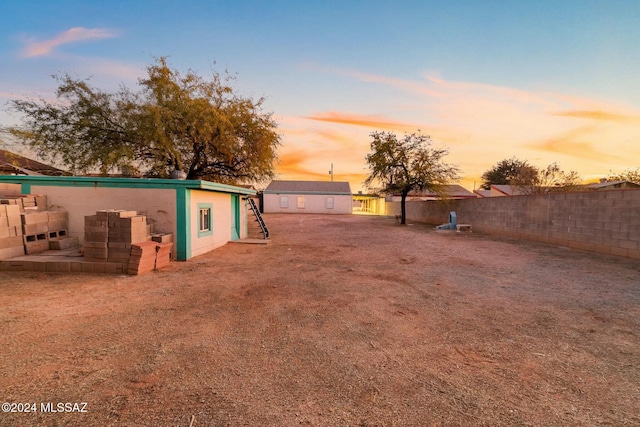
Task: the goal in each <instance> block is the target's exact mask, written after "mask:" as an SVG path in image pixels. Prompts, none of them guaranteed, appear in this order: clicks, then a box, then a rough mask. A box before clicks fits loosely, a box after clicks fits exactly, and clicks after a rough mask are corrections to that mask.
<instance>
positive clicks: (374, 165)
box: [365, 132, 459, 224]
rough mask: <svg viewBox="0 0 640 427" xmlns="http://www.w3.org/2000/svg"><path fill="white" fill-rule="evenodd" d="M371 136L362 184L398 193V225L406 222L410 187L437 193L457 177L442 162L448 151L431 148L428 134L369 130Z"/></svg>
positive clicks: (453, 168) (449, 166)
mask: <svg viewBox="0 0 640 427" xmlns="http://www.w3.org/2000/svg"><path fill="white" fill-rule="evenodd" d="M371 137H372V141H371V153H369V154H368V155H367V156H366V160H367V163H368V165H369V175H368V176H367V179H366V180H365V185H367V186H368V187H369V188H374V187H375V186H376V184H381V185H382V188H381V191H382V192H385V193H400V195H401V203H400V206H401V213H402V215H401V217H402V218H401V221H400V223H401V224H406V216H407V215H406V205H405V202H406V198H407V195H408V194H409V192H410V191H411V190H419V189H424V190H427V189H428V190H431V191H434V192H441V191H442V186H443V185H445V184H447V183H449V182H451V181H456V180H458V179H459V177H458V168H457V167H455V166H452V165H449V164H447V163H444V162H443V161H442V158H443V157H444V156H445V155H447V154H448V150H446V149H435V148H432V147H431V138H430V137H429V136H426V135H422V134H419V133H413V134H407V135H405V136H404V137H403V138H401V139H398V137H397V136H396V135H395V134H394V133H392V132H373V133H372V134H371Z"/></svg>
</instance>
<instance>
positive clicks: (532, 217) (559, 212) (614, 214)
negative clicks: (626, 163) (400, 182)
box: [387, 189, 640, 259]
mask: <svg viewBox="0 0 640 427" xmlns="http://www.w3.org/2000/svg"><path fill="white" fill-rule="evenodd" d="M406 208H407V218H408V219H410V220H412V221H418V222H425V223H428V224H435V225H438V224H444V223H447V222H449V212H450V211H455V212H456V217H457V222H458V224H471V225H472V227H473V231H477V232H480V233H486V234H493V235H500V236H505V237H512V238H517V239H525V240H533V241H537V242H543V243H550V244H553V245H559V246H567V247H571V248H576V249H582V250H588V251H594V252H600V253H605V254H611V255H618V256H624V257H629V258H635V259H640V190H638V189H629V190H610V191H603V190H600V191H586V192H571V193H551V194H540V195H529V196H511V197H486V198H478V199H465V200H451V201H447V202H438V201H423V202H418V201H409V202H407V206H406ZM387 214H388V215H399V214H400V202H387Z"/></svg>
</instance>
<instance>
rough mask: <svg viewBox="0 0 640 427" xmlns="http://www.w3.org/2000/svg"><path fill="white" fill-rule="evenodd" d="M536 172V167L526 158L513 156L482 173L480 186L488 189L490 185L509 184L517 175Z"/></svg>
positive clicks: (527, 174)
mask: <svg viewBox="0 0 640 427" xmlns="http://www.w3.org/2000/svg"><path fill="white" fill-rule="evenodd" d="M537 173H538V170H537V168H536V167H534V166H531V165H530V164H529V163H528V162H527V161H526V160H518V159H516V158H515V157H512V158H510V159H504V160H501V161H499V162H498V163H497V164H496V165H495V166H493V167H492V168H491V169H489V170H487V171H486V172H484V173H483V174H482V183H481V184H480V188H483V189H485V190H489V189H490V188H491V186H492V185H510V184H511V183H512V181H513V180H514V179H517V178H518V177H523V176H533V175H536V174H537Z"/></svg>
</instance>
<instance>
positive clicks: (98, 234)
mask: <svg viewBox="0 0 640 427" xmlns="http://www.w3.org/2000/svg"><path fill="white" fill-rule="evenodd" d="M151 231H152V226H151V225H150V224H148V223H147V217H146V216H145V215H138V213H137V212H136V211H125V210H114V209H111V210H101V211H97V212H96V214H95V215H91V216H86V217H85V230H84V259H85V261H92V262H108V263H115V264H117V265H119V268H117V269H116V270H117V272H122V273H129V274H140V273H144V272H147V271H151V270H153V269H155V268H156V256H157V249H156V248H157V245H158V244H159V243H156V242H154V241H152V234H151ZM155 236H156V235H155V234H154V235H153V237H154V238H155ZM159 236H161V238H162V239H167V237H165V236H167V235H165V234H160V235H159ZM168 236H171V235H168ZM168 239H169V240H170V239H171V237H169V238H168ZM170 246H171V244H170ZM166 251H167V249H163V252H162V262H161V263H160V264H161V265H162V266H166V265H168V264H169V261H168V260H166V261H165V260H164V257H165V252H166ZM168 251H169V257H170V253H171V252H170V251H171V248H170V247H169V249H168Z"/></svg>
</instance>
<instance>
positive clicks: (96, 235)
mask: <svg viewBox="0 0 640 427" xmlns="http://www.w3.org/2000/svg"><path fill="white" fill-rule="evenodd" d="M108 243H109V220H108V217H107V215H106V213H104V214H101V213H100V212H98V213H97V214H96V215H89V216H85V217H84V253H83V255H84V259H85V261H93V262H107V256H108Z"/></svg>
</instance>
